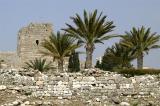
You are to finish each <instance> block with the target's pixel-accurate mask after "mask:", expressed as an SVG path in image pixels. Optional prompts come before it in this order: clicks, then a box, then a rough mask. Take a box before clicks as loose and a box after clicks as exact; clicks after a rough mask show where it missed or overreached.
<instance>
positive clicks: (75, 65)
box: [68, 51, 80, 72]
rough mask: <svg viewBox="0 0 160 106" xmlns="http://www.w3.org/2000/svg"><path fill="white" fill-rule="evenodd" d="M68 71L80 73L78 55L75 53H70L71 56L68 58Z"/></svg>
mask: <svg viewBox="0 0 160 106" xmlns="http://www.w3.org/2000/svg"><path fill="white" fill-rule="evenodd" d="M68 71H69V72H78V71H80V63H79V55H78V53H76V52H75V51H74V52H72V54H71V55H70V57H69V64H68Z"/></svg>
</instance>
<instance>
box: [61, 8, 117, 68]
mask: <svg viewBox="0 0 160 106" xmlns="http://www.w3.org/2000/svg"><path fill="white" fill-rule="evenodd" d="M83 15H84V16H83V19H82V18H81V17H80V15H78V14H76V16H75V17H71V20H72V21H73V22H74V24H75V26H72V25H70V24H66V25H67V27H68V28H66V29H62V30H64V31H66V32H67V33H68V34H69V35H70V36H72V37H74V38H77V39H78V43H80V44H85V49H86V67H85V68H91V67H92V54H93V51H94V49H95V43H103V41H104V40H108V39H109V38H112V37H113V36H111V35H110V36H109V35H106V34H107V33H109V32H111V31H113V28H114V27H115V26H114V25H113V21H106V16H102V12H101V13H100V14H99V16H97V10H95V11H94V12H93V13H89V14H88V13H87V12H86V11H85V10H84V14H83Z"/></svg>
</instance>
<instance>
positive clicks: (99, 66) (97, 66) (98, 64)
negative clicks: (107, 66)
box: [95, 60, 102, 69]
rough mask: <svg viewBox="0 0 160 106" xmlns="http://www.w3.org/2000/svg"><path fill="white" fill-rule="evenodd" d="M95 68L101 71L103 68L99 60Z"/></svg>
mask: <svg viewBox="0 0 160 106" xmlns="http://www.w3.org/2000/svg"><path fill="white" fill-rule="evenodd" d="M95 68H100V69H101V68H102V67H101V63H100V62H99V60H97V62H96V65H95Z"/></svg>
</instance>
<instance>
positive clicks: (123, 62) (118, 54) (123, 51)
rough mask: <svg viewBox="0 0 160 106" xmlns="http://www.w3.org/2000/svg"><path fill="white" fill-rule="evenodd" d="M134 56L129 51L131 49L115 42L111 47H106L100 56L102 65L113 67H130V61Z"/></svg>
mask: <svg viewBox="0 0 160 106" xmlns="http://www.w3.org/2000/svg"><path fill="white" fill-rule="evenodd" d="M134 59H135V56H134V55H133V54H132V53H131V49H129V48H126V47H123V46H121V45H120V44H119V43H115V45H113V46H112V47H109V48H107V49H106V51H105V54H104V56H103V58H102V65H103V67H104V68H108V69H113V68H114V67H118V66H120V67H126V68H129V67H131V63H130V62H131V61H132V60H134Z"/></svg>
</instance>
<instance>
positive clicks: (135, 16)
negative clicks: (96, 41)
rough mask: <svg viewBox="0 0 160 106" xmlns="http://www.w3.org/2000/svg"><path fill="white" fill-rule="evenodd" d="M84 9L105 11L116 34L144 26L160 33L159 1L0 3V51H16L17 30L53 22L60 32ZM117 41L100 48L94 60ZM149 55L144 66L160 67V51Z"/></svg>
mask: <svg viewBox="0 0 160 106" xmlns="http://www.w3.org/2000/svg"><path fill="white" fill-rule="evenodd" d="M84 9H86V10H87V11H92V10H94V9H98V10H99V12H100V11H103V13H104V15H107V16H108V18H109V20H113V21H114V24H115V25H116V28H115V30H114V32H113V33H118V34H123V33H124V31H129V30H130V29H131V28H132V27H133V26H135V27H140V26H141V25H144V26H146V27H151V28H152V32H157V33H159V34H160V12H159V11H160V0H0V51H15V50H16V46H17V45H16V42H17V33H18V30H19V29H20V28H21V27H23V26H26V25H28V24H29V23H30V22H51V23H53V29H54V31H57V30H60V29H61V28H64V27H65V23H66V22H67V23H70V24H72V22H71V20H70V19H69V17H70V16H74V15H75V13H79V14H82V13H83V10H84ZM116 41H118V40H117V39H113V40H109V41H106V42H105V44H104V45H98V46H97V49H96V50H95V52H94V58H95V57H99V56H101V55H103V53H104V50H105V49H106V48H107V47H108V46H111V45H112V44H113V43H114V42H116ZM81 50H84V49H81ZM149 53H150V54H149V55H146V56H145V59H144V61H145V62H144V66H150V67H155V68H160V50H152V51H150V52H149ZM83 56H85V55H83ZM81 58H82V57H81ZM83 59H84V58H83ZM94 61H95V60H94Z"/></svg>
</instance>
